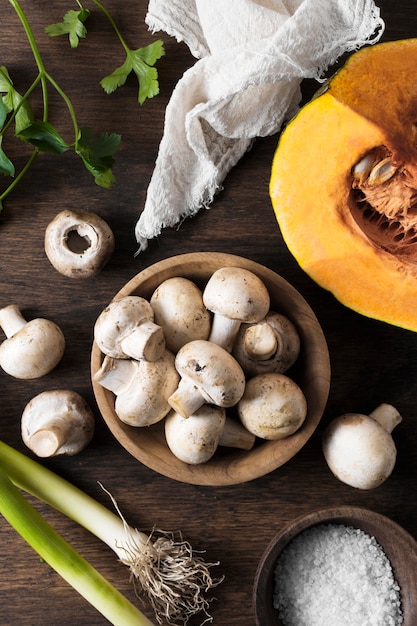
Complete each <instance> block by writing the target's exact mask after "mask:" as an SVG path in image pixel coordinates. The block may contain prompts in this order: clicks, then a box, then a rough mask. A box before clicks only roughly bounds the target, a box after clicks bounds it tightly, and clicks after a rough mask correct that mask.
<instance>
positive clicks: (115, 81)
mask: <svg viewBox="0 0 417 626" xmlns="http://www.w3.org/2000/svg"><path fill="white" fill-rule="evenodd" d="M164 54H165V50H164V46H163V42H162V41H161V40H160V39H158V40H157V41H154V42H153V43H151V44H149V45H148V46H146V47H144V48H138V49H137V50H130V49H127V53H126V59H125V61H124V63H123V64H122V65H120V66H119V67H117V68H116V69H115V70H114V71H113V72H112V73H111V74H109V75H108V76H105V77H104V78H103V79H102V80H101V81H100V85H101V86H102V87H103V89H104V91H105V92H106V93H108V94H110V93H113V92H114V91H116V89H117V88H118V87H120V86H121V85H124V83H125V82H126V80H127V77H128V76H129V74H130V73H131V72H132V71H133V72H134V73H135V74H136V76H137V79H138V82H139V92H138V101H139V104H143V103H144V102H145V100H146V98H153V97H154V96H156V95H157V94H158V93H159V83H158V71H157V69H156V68H155V67H153V66H154V65H155V63H156V61H157V60H158V59H160V58H161V57H162V56H163V55H164Z"/></svg>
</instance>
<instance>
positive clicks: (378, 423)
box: [322, 403, 402, 489]
mask: <svg viewBox="0 0 417 626" xmlns="http://www.w3.org/2000/svg"><path fill="white" fill-rule="evenodd" d="M401 421H402V417H401V415H400V413H399V412H398V411H397V409H396V408H395V407H393V406H392V405H391V404H386V403H383V404H381V405H380V406H378V407H377V408H376V409H375V410H374V411H372V413H370V414H369V415H363V414H362V413H345V414H344V415H340V416H339V417H336V418H334V419H333V420H332V421H331V422H330V424H329V425H328V426H327V428H326V430H325V431H324V433H323V439H322V444H323V453H324V457H325V459H326V462H327V464H328V466H329V468H330V470H331V471H332V473H333V474H334V475H335V476H336V478H338V479H339V480H340V481H342V482H344V483H346V484H347V485H350V486H351V487H356V488H357V489H374V488H375V487H378V486H379V485H381V484H382V483H383V482H385V480H386V479H387V478H388V477H389V476H390V475H391V473H392V471H393V469H394V467H395V462H396V458H397V449H396V446H395V443H394V440H393V438H392V436H391V433H392V431H393V430H394V428H395V426H397V425H398V424H399V423H400V422H401Z"/></svg>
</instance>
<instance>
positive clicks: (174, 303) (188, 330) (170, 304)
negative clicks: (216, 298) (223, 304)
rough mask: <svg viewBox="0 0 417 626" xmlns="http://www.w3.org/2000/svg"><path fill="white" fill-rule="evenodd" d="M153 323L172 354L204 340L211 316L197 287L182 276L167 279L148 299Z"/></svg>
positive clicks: (206, 336) (207, 334) (208, 330)
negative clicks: (160, 332) (153, 316)
mask: <svg viewBox="0 0 417 626" xmlns="http://www.w3.org/2000/svg"><path fill="white" fill-rule="evenodd" d="M150 304H151V306H152V308H153V310H154V315H155V323H156V324H159V325H160V326H162V328H163V330H164V335H165V342H166V346H167V348H168V349H169V350H172V352H174V353H176V352H178V350H179V349H180V348H181V347H182V346H183V345H185V344H186V343H188V342H189V341H193V340H194V339H207V338H208V336H209V334H210V325H211V315H210V312H209V311H208V310H207V309H206V307H205V306H204V303H203V294H202V292H201V290H200V289H199V287H197V285H196V284H195V283H194V282H193V281H191V280H189V279H188V278H184V277H182V276H176V277H173V278H168V279H167V280H165V281H164V282H162V283H161V284H160V285H159V286H158V287H157V288H156V289H155V291H154V293H153V294H152V296H151V299H150Z"/></svg>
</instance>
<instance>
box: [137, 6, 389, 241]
mask: <svg viewBox="0 0 417 626" xmlns="http://www.w3.org/2000/svg"><path fill="white" fill-rule="evenodd" d="M145 22H146V24H147V25H148V27H149V29H150V30H151V31H152V32H157V31H165V32H166V33H167V34H168V35H170V36H172V37H175V38H176V39H177V40H178V41H182V42H184V43H185V44H186V45H187V46H188V47H189V49H190V52H191V53H192V55H193V56H194V57H196V59H197V60H196V62H195V63H194V65H193V66H192V67H191V68H190V69H188V70H187V71H186V72H185V73H184V74H183V76H182V77H181V79H180V80H179V81H178V83H177V85H176V86H175V88H174V90H173V92H172V95H171V98H170V101H169V103H168V106H167V108H166V113H165V124H164V133H163V137H162V140H161V143H160V146H159V152H158V156H157V159H156V163H155V168H154V171H153V174H152V177H151V180H150V184H149V187H148V190H147V197H146V202H145V206H144V209H143V211H142V213H141V215H140V217H139V220H138V222H137V224H136V228H135V236H136V239H137V242H138V244H139V249H138V252H141V251H143V250H145V249H146V248H147V245H148V240H149V239H152V238H154V237H157V236H158V235H159V234H160V233H161V230H162V228H164V227H172V226H175V225H177V224H178V223H180V222H181V221H182V220H183V219H184V218H186V217H190V216H192V215H195V214H196V213H197V211H198V210H199V209H200V208H201V207H205V208H207V207H208V206H209V205H210V203H211V202H212V201H213V198H214V196H215V194H216V192H218V191H219V190H220V189H221V186H222V183H223V181H224V179H225V177H226V175H227V174H228V172H229V171H230V169H231V168H232V167H233V166H234V165H235V164H236V163H237V161H239V159H240V158H241V157H242V156H243V155H244V153H245V152H246V151H247V150H248V149H249V148H250V147H251V145H252V143H253V141H254V139H255V138H256V137H262V136H267V135H272V134H274V133H277V132H278V131H279V130H280V129H281V126H282V124H283V123H284V122H285V121H286V120H287V119H289V118H290V117H291V116H292V115H293V114H294V113H295V112H296V111H297V109H298V106H299V103H300V99H301V92H300V84H301V81H302V80H303V79H304V78H315V79H317V80H320V78H321V77H322V76H323V72H324V71H325V70H326V69H327V68H328V67H329V66H330V65H332V64H333V63H335V62H336V60H337V59H338V57H339V56H340V55H342V54H343V53H345V52H349V51H354V50H357V49H358V48H360V47H361V46H363V45H365V44H373V43H376V42H377V41H378V40H379V39H380V37H381V34H382V33H383V30H384V22H383V20H382V18H381V16H380V11H379V8H378V7H376V5H375V4H374V2H373V0H150V2H149V5H148V12H147V15H146V18H145Z"/></svg>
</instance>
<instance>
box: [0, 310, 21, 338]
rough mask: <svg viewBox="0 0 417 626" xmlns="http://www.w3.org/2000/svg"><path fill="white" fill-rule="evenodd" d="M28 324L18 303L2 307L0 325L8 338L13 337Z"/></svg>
mask: <svg viewBox="0 0 417 626" xmlns="http://www.w3.org/2000/svg"><path fill="white" fill-rule="evenodd" d="M25 325H26V320H25V318H24V317H23V315H22V313H21V312H20V309H19V307H18V306H17V305H16V304H9V305H8V306H5V307H3V308H2V309H0V326H1V327H2V329H3V332H4V334H5V335H6V337H7V338H9V337H13V335H15V334H16V333H18V332H19V330H21V329H22V328H23V327H24V326H25Z"/></svg>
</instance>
